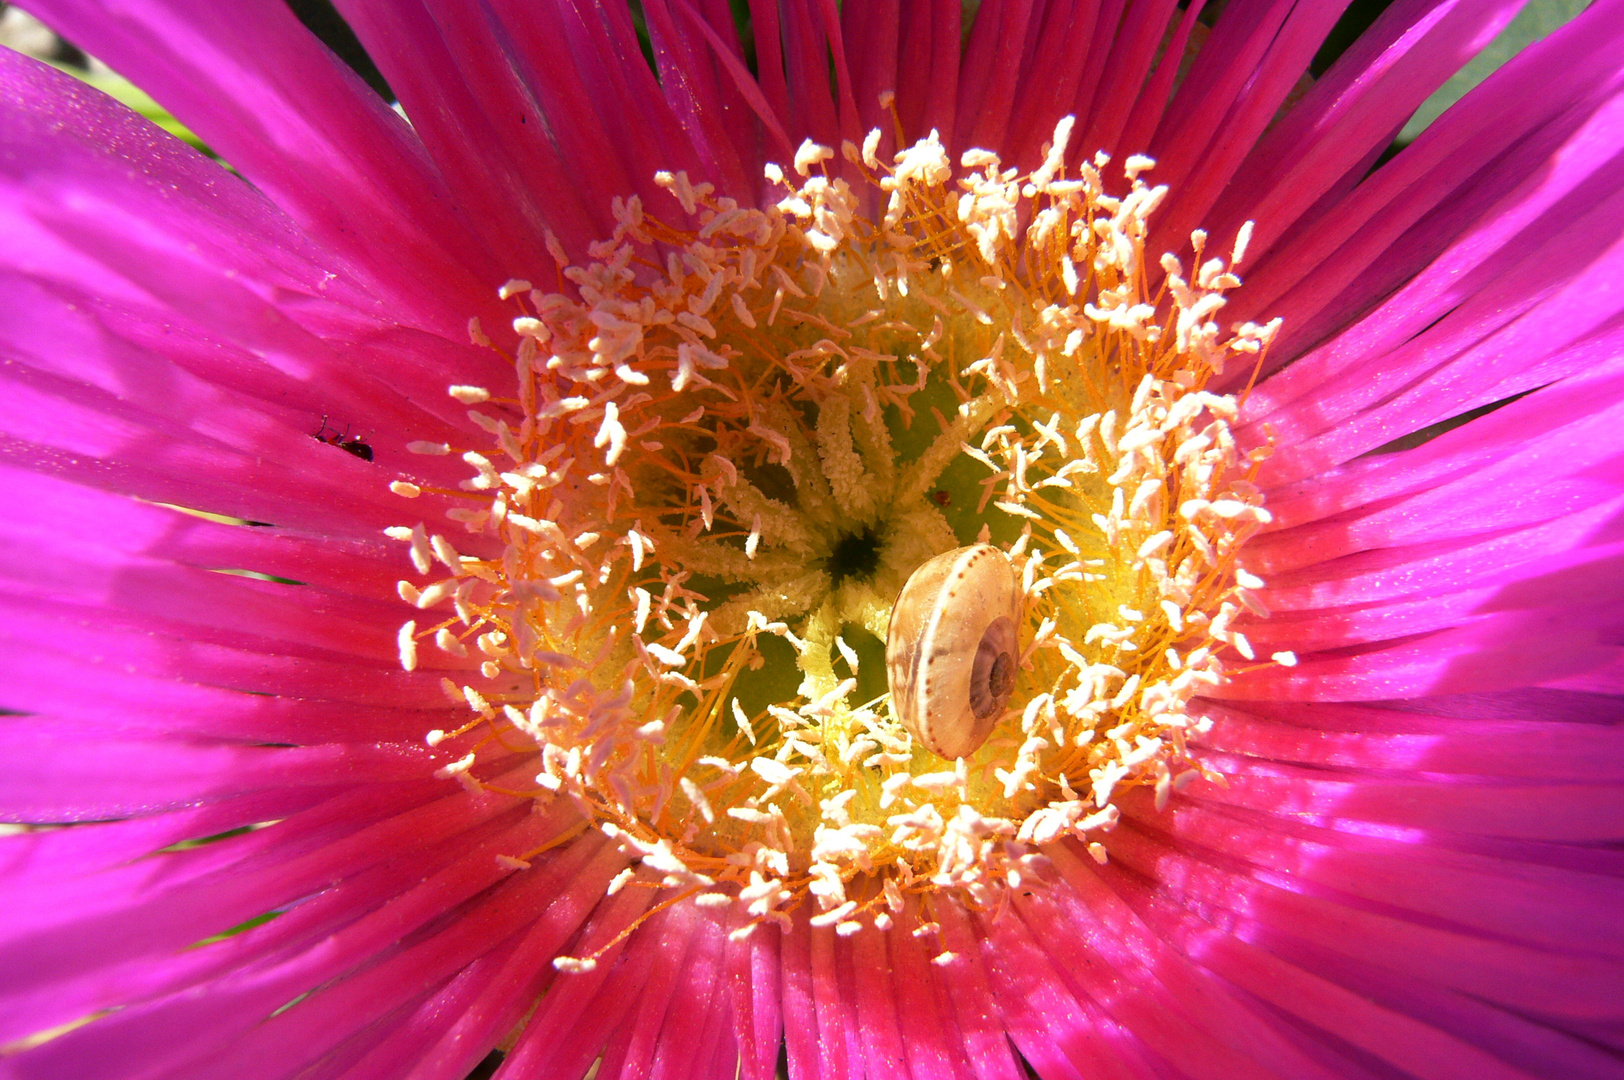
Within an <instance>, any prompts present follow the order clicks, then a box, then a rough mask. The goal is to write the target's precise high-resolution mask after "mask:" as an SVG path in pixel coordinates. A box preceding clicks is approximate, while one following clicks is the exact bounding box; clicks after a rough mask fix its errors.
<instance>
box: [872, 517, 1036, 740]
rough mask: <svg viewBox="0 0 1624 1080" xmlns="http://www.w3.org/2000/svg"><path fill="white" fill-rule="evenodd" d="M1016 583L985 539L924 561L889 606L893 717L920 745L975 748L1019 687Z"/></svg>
mask: <svg viewBox="0 0 1624 1080" xmlns="http://www.w3.org/2000/svg"><path fill="white" fill-rule="evenodd" d="M1020 602H1021V590H1020V584H1019V583H1018V582H1017V581H1016V579H1015V568H1014V567H1013V566H1011V565H1010V562H1009V559H1007V558H1006V557H1005V556H1004V553H1003V552H1001V551H999V550H998V549H997V548H995V547H993V546H992V545H991V544H972V545H970V546H969V547H962V548H957V549H955V550H953V551H949V552H945V553H943V554H941V555H938V556H936V557H935V558H934V559H931V560H930V561H928V562H926V563H925V564H924V565H923V566H921V567H920V568H919V569H918V570H915V571H914V572H913V574H912V576H910V577H909V578H908V581H907V584H905V585H903V586H902V591H901V592H900V593H898V594H897V601H896V604H895V605H894V606H893V607H892V609H891V628H890V631H889V632H888V633H887V635H886V642H885V672H886V678H887V680H888V681H889V683H890V687H891V707H892V709H893V710H894V711H895V712H896V715H897V719H899V720H901V721H902V723H903V726H904V727H906V728H907V729H908V731H909V732H910V733H911V734H912V735H913V737H914V738H915V739H917V740H918V741H919V742H920V743H921V744H922V745H923V746H924V747H925V749H927V750H929V751H930V752H931V753H933V754H936V755H938V756H940V757H944V758H947V759H949V760H952V759H954V758H961V757H966V756H968V755H970V754H973V753H975V751H976V749H977V748H978V747H979V746H980V745H981V744H982V743H984V742H986V741H987V736H988V735H990V734H991V733H992V728H993V724H994V723H995V722H997V720H998V716H999V714H1000V713H1002V712H1003V710H1004V706H1005V705H1006V704H1007V703H1008V702H1009V698H1010V695H1011V694H1013V693H1014V692H1015V670H1016V665H1017V663H1018V661H1019V659H1020V641H1019V636H1018V634H1017V632H1016V625H1017V623H1018V621H1019V619H1020Z"/></svg>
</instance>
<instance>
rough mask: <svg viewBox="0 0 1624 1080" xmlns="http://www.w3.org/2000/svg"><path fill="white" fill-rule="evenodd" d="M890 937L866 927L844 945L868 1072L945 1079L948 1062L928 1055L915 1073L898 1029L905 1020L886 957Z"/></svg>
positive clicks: (937, 1079)
mask: <svg viewBox="0 0 1624 1080" xmlns="http://www.w3.org/2000/svg"><path fill="white" fill-rule="evenodd" d="M888 936H889V935H888V934H885V933H882V932H881V931H879V930H877V929H875V928H874V927H872V926H865V927H863V929H862V930H859V931H858V932H857V933H856V934H853V935H852V936H851V937H849V938H845V939H844V940H842V941H841V943H840V944H841V945H842V946H844V948H843V949H842V951H843V952H846V953H847V955H848V956H849V958H850V963H851V972H852V982H853V984H854V990H855V991H856V996H855V997H854V998H853V999H852V1003H853V1004H854V1005H855V1006H856V1007H857V1015H858V1016H860V1017H862V1024H861V1026H860V1029H859V1031H860V1034H861V1036H862V1045H863V1061H864V1069H865V1071H866V1072H867V1074H868V1075H870V1076H896V1077H903V1078H907V1077H914V1078H916V1080H940V1078H942V1077H943V1076H944V1068H943V1066H944V1064H945V1063H944V1062H942V1061H941V1060H940V1059H939V1058H936V1057H934V1056H931V1055H927V1056H926V1057H925V1058H924V1060H922V1061H919V1062H918V1063H917V1064H919V1065H921V1066H923V1070H922V1071H915V1069H914V1067H913V1066H914V1065H915V1062H914V1061H912V1060H910V1055H909V1054H908V1053H907V1051H906V1050H904V1048H903V1039H902V1032H901V1029H900V1028H899V1026H898V1025H899V1022H900V1020H901V1017H900V1015H899V1009H898V1006H899V1004H900V1002H898V1000H897V994H896V990H895V988H894V987H893V986H892V983H891V979H890V972H891V963H890V961H889V960H888V958H887V956H886V947H885V946H886V938H887V937H888ZM911 1041H912V1040H910V1043H911ZM911 1048H912V1047H911V1046H910V1049H911ZM929 1049H934V1048H933V1047H932V1048H929Z"/></svg>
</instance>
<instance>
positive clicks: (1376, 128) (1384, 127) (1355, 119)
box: [1204, 0, 1519, 279]
mask: <svg viewBox="0 0 1624 1080" xmlns="http://www.w3.org/2000/svg"><path fill="white" fill-rule="evenodd" d="M1518 6H1519V5H1518V4H1516V3H1515V2H1504V3H1499V4H1464V3H1445V4H1439V3H1436V2H1434V0H1410V2H1407V3H1402V4H1394V5H1393V6H1392V7H1389V8H1388V9H1387V10H1386V11H1384V12H1383V13H1382V15H1381V17H1380V18H1379V19H1377V20H1376V23H1375V25H1373V26H1372V27H1371V28H1370V30H1369V31H1367V32H1366V33H1365V34H1364V35H1363V36H1361V37H1360V39H1359V40H1358V41H1357V42H1355V43H1354V44H1353V45H1352V46H1351V47H1350V48H1349V49H1348V51H1347V52H1346V53H1344V54H1343V55H1342V56H1341V57H1340V58H1339V59H1338V60H1337V62H1336V63H1335V64H1333V65H1332V66H1331V68H1330V70H1329V71H1327V72H1325V73H1324V74H1323V75H1322V76H1320V77H1319V78H1318V79H1316V80H1315V81H1314V85H1313V88H1312V89H1310V90H1309V92H1308V93H1307V94H1306V95H1305V96H1304V97H1303V99H1302V101H1300V102H1298V103H1297V104H1296V105H1295V106H1293V107H1292V109H1291V111H1290V112H1289V113H1287V114H1286V116H1285V117H1284V118H1283V119H1282V120H1281V121H1280V122H1279V123H1278V124H1275V125H1273V126H1272V127H1271V128H1270V129H1269V131H1268V133H1267V134H1266V135H1264V136H1263V138H1262V139H1261V140H1260V141H1259V142H1258V143H1257V145H1256V147H1255V148H1254V149H1252V150H1251V152H1250V153H1249V154H1248V155H1247V158H1246V160H1245V162H1243V163H1242V165H1241V167H1240V170H1239V175H1244V176H1246V177H1247V179H1248V183H1246V184H1244V185H1231V186H1230V187H1229V188H1228V189H1227V190H1226V191H1225V193H1224V195H1223V198H1222V199H1221V200H1220V201H1219V202H1218V204H1217V205H1215V206H1214V207H1213V208H1212V210H1211V211H1210V212H1209V213H1208V214H1207V215H1206V217H1205V219H1204V222H1205V225H1206V227H1207V228H1208V229H1209V231H1210V232H1211V233H1212V235H1213V236H1214V238H1215V239H1216V240H1217V241H1218V243H1219V246H1220V249H1221V248H1222V247H1223V246H1225V245H1227V244H1228V243H1229V242H1230V239H1231V237H1233V235H1234V233H1235V230H1236V229H1238V228H1239V226H1240V224H1241V222H1242V221H1246V220H1251V221H1255V222H1256V223H1257V228H1256V230H1255V231H1254V232H1253V234H1252V242H1251V247H1250V250H1251V251H1252V252H1253V254H1252V256H1251V259H1252V260H1253V261H1256V260H1258V259H1260V258H1262V257H1265V256H1266V253H1267V252H1269V250H1270V249H1271V248H1272V247H1273V246H1274V243H1275V241H1276V240H1277V239H1278V238H1279V237H1280V236H1282V235H1283V234H1284V233H1286V232H1287V231H1289V230H1290V228H1291V227H1292V226H1293V225H1294V224H1295V223H1296V222H1297V221H1298V220H1299V219H1300V218H1301V217H1302V215H1303V214H1305V213H1306V212H1307V211H1308V210H1309V208H1310V207H1312V206H1314V204H1315V203H1316V202H1318V201H1319V200H1320V199H1321V197H1322V196H1324V195H1325V194H1326V193H1327V192H1329V191H1331V190H1332V189H1333V187H1336V186H1338V185H1339V184H1341V183H1342V182H1343V178H1344V177H1345V176H1346V174H1347V173H1348V171H1349V170H1350V169H1353V168H1355V167H1356V166H1357V165H1358V164H1359V163H1360V161H1362V160H1363V159H1364V157H1365V155H1366V154H1367V153H1368V151H1369V149H1370V148H1373V147H1381V146H1383V145H1385V143H1386V142H1387V140H1388V139H1389V138H1390V136H1391V133H1392V132H1393V130H1394V129H1395V128H1397V127H1399V126H1401V125H1402V124H1403V123H1404V121H1405V120H1407V119H1409V117H1410V114H1411V113H1413V112H1414V111H1415V109H1416V108H1417V106H1419V105H1420V103H1421V102H1422V101H1423V100H1424V99H1425V98H1426V96H1427V95H1428V94H1430V93H1431V92H1432V90H1433V89H1434V88H1435V87H1437V86H1438V85H1439V84H1441V83H1442V82H1443V81H1444V80H1445V79H1447V78H1448V77H1449V76H1451V75H1453V74H1454V73H1455V70H1456V69H1457V68H1459V67H1460V65H1461V63H1462V62H1463V61H1464V60H1465V59H1466V58H1468V57H1470V56H1474V55H1476V53H1477V52H1478V51H1479V50H1480V49H1481V48H1482V47H1483V46H1484V45H1486V44H1487V43H1488V42H1489V40H1490V39H1491V38H1493V37H1494V35H1495V34H1496V33H1498V32H1499V31H1500V29H1501V28H1502V27H1503V26H1504V25H1505V24H1506V23H1507V22H1509V21H1510V20H1511V17H1512V16H1513V15H1514V14H1515V13H1516V10H1517V7H1518ZM1265 178H1267V179H1265ZM1248 278H1249V279H1250V275H1248Z"/></svg>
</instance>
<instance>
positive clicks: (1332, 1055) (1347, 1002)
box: [1107, 855, 1527, 1080]
mask: <svg viewBox="0 0 1624 1080" xmlns="http://www.w3.org/2000/svg"><path fill="white" fill-rule="evenodd" d="M1113 861H1115V855H1113ZM1107 871H1108V873H1109V878H1110V880H1111V882H1112V885H1113V887H1114V888H1115V890H1116V891H1117V892H1118V893H1119V894H1120V895H1122V896H1123V897H1124V898H1126V899H1128V900H1129V902H1130V903H1131V904H1132V905H1133V907H1134V909H1135V911H1136V912H1137V913H1138V914H1139V915H1140V916H1141V917H1142V918H1143V919H1145V921H1146V923H1147V924H1148V925H1150V926H1152V927H1153V928H1154V929H1155V930H1156V931H1157V932H1158V933H1159V934H1161V935H1162V936H1163V937H1164V938H1165V939H1166V940H1168V941H1169V942H1170V943H1172V944H1173V945H1174V946H1175V947H1176V948H1178V949H1179V950H1180V951H1181V952H1183V953H1184V954H1185V955H1187V956H1189V957H1190V958H1191V959H1192V960H1193V961H1195V962H1197V963H1200V964H1201V965H1203V966H1204V967H1206V968H1208V969H1209V970H1211V971H1213V972H1214V973H1215V974H1216V975H1218V976H1219V977H1221V978H1224V979H1226V980H1227V981H1228V982H1230V983H1232V984H1234V985H1235V986H1237V987H1239V988H1240V989H1242V990H1244V991H1247V992H1248V993H1251V994H1253V995H1255V996H1256V997H1257V998H1258V1000H1260V1001H1262V1002H1264V1003H1266V1004H1268V1005H1271V1006H1273V1007H1274V1008H1276V1009H1279V1010H1280V1011H1281V1012H1282V1013H1283V1014H1284V1015H1286V1016H1288V1017H1294V1018H1297V1019H1299V1020H1300V1021H1302V1022H1305V1023H1306V1024H1308V1025H1311V1027H1312V1029H1317V1030H1318V1031H1322V1032H1324V1033H1326V1034H1327V1035H1328V1036H1330V1037H1329V1038H1324V1037H1323V1036H1322V1037H1321V1038H1322V1039H1324V1041H1323V1042H1322V1043H1321V1045H1320V1046H1319V1047H1317V1048H1315V1047H1313V1045H1312V1044H1310V1045H1309V1048H1311V1049H1318V1050H1319V1052H1320V1053H1321V1055H1322V1057H1323V1059H1324V1060H1326V1061H1327V1063H1328V1064H1329V1065H1330V1066H1331V1067H1332V1068H1333V1069H1335V1070H1337V1071H1339V1072H1345V1073H1349V1074H1352V1075H1358V1073H1354V1072H1353V1070H1354V1069H1356V1068H1358V1064H1357V1062H1358V1058H1357V1057H1353V1058H1350V1056H1349V1053H1348V1051H1349V1048H1353V1049H1355V1050H1356V1051H1357V1052H1362V1053H1363V1054H1367V1055H1370V1056H1371V1057H1372V1058H1373V1059H1374V1060H1376V1061H1378V1062H1391V1063H1393V1064H1394V1065H1396V1066H1397V1067H1399V1068H1400V1069H1402V1070H1404V1071H1405V1072H1407V1073H1409V1074H1411V1075H1414V1076H1417V1077H1425V1078H1429V1080H1454V1078H1456V1077H1460V1076H1472V1077H1479V1076H1481V1077H1484V1078H1485V1080H1488V1078H1494V1080H1527V1078H1526V1075H1525V1074H1523V1073H1521V1072H1519V1071H1517V1070H1515V1069H1512V1068H1510V1067H1508V1066H1507V1065H1505V1063H1503V1062H1501V1061H1499V1060H1498V1059H1496V1058H1495V1057H1494V1056H1492V1055H1490V1054H1488V1053H1485V1052H1484V1051H1482V1050H1480V1049H1478V1048H1477V1047H1475V1046H1473V1045H1472V1044H1471V1043H1470V1042H1468V1041H1466V1040H1464V1039H1461V1038H1457V1037H1454V1036H1452V1035H1449V1034H1447V1033H1445V1032H1441V1031H1439V1030H1437V1029H1435V1028H1433V1027H1431V1026H1429V1025H1427V1024H1425V1023H1424V1022H1421V1021H1418V1020H1415V1019H1413V1018H1411V1017H1410V1016H1408V1015H1407V1014H1406V1013H1405V1012H1404V1011H1402V1010H1397V1009H1393V1008H1390V1007H1383V1006H1382V1005H1380V1004H1379V1003H1376V1002H1374V1001H1372V1000H1371V999H1370V998H1369V997H1367V996H1365V995H1362V994H1359V993H1357V992H1354V991H1350V990H1346V989H1344V988H1342V987H1340V986H1337V985H1336V984H1335V983H1334V982H1331V981H1329V980H1326V979H1323V978H1320V977H1318V976H1316V975H1315V974H1313V973H1312V972H1310V971H1305V970H1303V969H1302V968H1300V967H1298V966H1296V965H1294V964H1292V963H1290V962H1288V961H1286V960H1283V959H1281V958H1279V957H1276V956H1274V955H1273V954H1271V953H1269V952H1268V951H1267V950H1266V949H1264V948H1261V947H1258V946H1254V945H1252V944H1250V943H1248V942H1246V941H1244V940H1242V939H1241V938H1239V937H1237V936H1235V935H1233V934H1231V933H1229V932H1226V931H1225V930H1224V929H1221V928H1219V927H1217V926H1214V925H1212V924H1209V923H1207V922H1205V921H1203V920H1202V918H1201V917H1200V916H1199V915H1198V914H1196V913H1195V912H1194V911H1191V910H1190V909H1188V908H1186V907H1183V906H1181V905H1180V904H1178V903H1177V902H1174V901H1170V900H1167V899H1165V898H1163V897H1162V896H1160V895H1158V893H1157V892H1154V891H1152V890H1151V889H1150V888H1148V887H1147V886H1146V884H1145V883H1144V882H1142V881H1139V880H1137V879H1133V878H1132V877H1131V876H1130V875H1128V874H1124V873H1122V872H1120V871H1115V872H1112V868H1107ZM1316 1041H1318V1040H1316Z"/></svg>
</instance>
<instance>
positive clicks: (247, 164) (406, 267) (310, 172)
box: [35, 0, 501, 333]
mask: <svg viewBox="0 0 1624 1080" xmlns="http://www.w3.org/2000/svg"><path fill="white" fill-rule="evenodd" d="M35 10H36V12H37V13H38V14H39V15H40V16H41V17H42V18H44V19H45V20H46V21H47V22H49V23H51V25H53V26H54V27H57V28H59V29H61V30H62V31H63V33H64V34H65V35H66V36H67V37H69V38H70V39H71V40H73V41H76V42H79V43H81V44H82V46H83V47H84V48H86V49H87V50H89V51H90V52H91V53H93V54H94V55H96V56H98V57H101V58H103V59H104V60H106V61H107V62H108V63H109V64H111V65H112V66H113V67H114V68H115V69H116V70H118V71H120V72H123V73H124V74H125V75H126V76H128V77H129V78H131V79H134V80H135V81H136V82H138V83H139V84H141V85H142V86H145V87H147V88H148V89H149V90H150V92H151V93H152V94H153V95H154V96H155V97H157V98H158V99H159V100H160V101H161V102H162V103H163V104H164V106H165V107H166V108H168V109H169V111H170V112H172V113H174V114H175V115H176V116H177V117H180V118H181V119H182V121H183V122H184V123H185V124H186V125H187V126H188V127H190V128H191V129H192V130H193V131H196V132H198V134H199V135H201V136H202V137H203V139H204V140H205V141H206V142H207V143H208V144H209V145H210V146H212V147H214V148H215V149H216V150H217V151H219V152H220V153H221V155H222V156H223V157H224V158H225V159H226V160H227V161H230V162H231V163H232V165H233V166H235V167H236V168H237V169H238V170H240V171H241V172H242V174H243V175H244V176H247V177H248V178H249V179H250V180H252V181H253V182H254V184H255V185H257V186H258V187H259V188H261V189H262V190H264V191H266V192H268V193H269V194H270V195H271V198H272V199H273V200H274V201H275V202H276V203H277V205H279V206H280V207H282V208H283V209H284V210H286V211H288V212H289V213H290V214H292V215H293V216H294V217H295V218H296V220H298V221H299V223H300V224H301V225H302V226H303V227H304V228H305V229H307V230H308V231H309V232H310V233H311V234H312V235H313V236H314V237H316V238H317V239H318V240H320V241H322V242H324V243H325V244H327V245H329V246H331V247H332V248H333V249H334V250H336V251H341V252H346V253H348V254H349V255H350V257H351V258H352V259H353V260H354V261H355V264H356V265H357V267H358V268H364V269H363V272H364V273H365V274H367V276H368V277H369V278H371V279H372V280H374V281H376V282H377V283H378V285H379V287H380V288H382V289H384V290H385V291H386V292H387V293H388V294H389V295H391V296H393V297H395V298H397V301H398V302H400V303H401V304H402V305H403V307H404V309H405V310H410V311H412V312H414V313H415V314H416V315H417V316H418V317H423V316H429V317H430V318H431V319H433V320H434V325H435V326H436V328H438V329H441V330H443V331H445V332H448V333H454V332H456V330H458V329H460V327H461V326H462V324H463V322H464V321H466V319H467V318H468V316H469V315H470V314H472V313H475V312H478V311H479V310H481V307H482V306H483V305H484V304H487V303H488V302H489V300H488V299H487V296H485V295H482V293H484V292H485V290H489V289H492V288H494V287H495V286H496V285H499V284H500V283H501V280H500V271H499V270H495V269H493V268H492V263H491V260H490V256H488V255H486V253H485V252H484V251H483V250H481V248H480V247H479V245H478V244H477V243H475V242H473V241H472V239H471V237H470V236H469V234H468V230H467V228H466V227H465V226H464V225H463V224H462V223H461V222H460V221H459V220H458V219H457V216H456V213H455V211H454V210H452V209H451V208H452V207H453V206H454V205H455V204H454V203H453V202H452V201H451V200H450V199H449V198H448V193H447V192H446V190H445V188H444V186H443V185H442V184H441V182H440V180H439V178H438V176H437V175H436V173H435V169H434V167H433V166H432V165H431V164H430V163H429V160H428V156H427V155H426V154H425V153H424V152H423V149H422V147H421V145H420V144H419V143H417V141H416V139H415V138H414V137H413V135H412V133H411V130H410V129H409V128H408V127H407V126H406V124H404V123H403V122H402V121H401V120H400V118H399V117H397V116H395V115H394V114H393V113H391V112H390V110H389V108H388V107H387V106H386V105H385V104H384V103H383V102H382V101H381V100H379V98H378V96H377V95H376V94H374V93H373V92H372V91H371V90H370V89H369V88H368V87H367V86H366V85H365V84H363V83H362V82H361V81H360V79H359V78H357V77H356V76H355V75H354V74H353V73H351V72H350V71H349V70H348V69H347V68H346V67H345V66H344V65H343V63H342V62H341V61H339V60H338V58H337V57H335V56H333V55H332V54H331V53H330V52H328V51H327V50H326V49H325V48H324V47H323V46H322V45H321V44H320V43H319V42H317V41H316V39H315V38H314V37H313V36H311V35H310V34H309V33H308V32H307V31H305V30H304V28H303V27H301V26H300V25H299V24H298V22H297V20H295V19H294V18H293V14H292V12H291V11H289V10H288V9H287V8H286V7H285V6H284V5H282V4H277V3H271V2H265V0H245V2H244V3H241V4H234V5H232V7H231V9H230V10H229V11H227V10H225V9H222V8H219V7H217V6H212V5H210V4H207V3H201V2H197V0H173V2H162V0H150V2H144V3H141V4H132V5H126V6H125V7H123V8H122V9H120V11H119V12H118V13H117V14H116V15H113V14H108V13H106V12H104V11H102V10H100V8H99V6H97V5H92V4H89V3H86V2H84V0H51V2H47V3H44V4H36V5H35ZM250 103H251V104H250ZM470 268H471V269H472V273H470ZM431 313H432V314H431Z"/></svg>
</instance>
